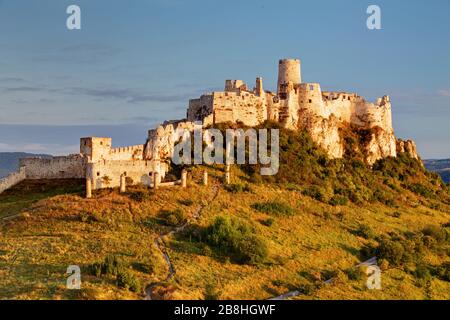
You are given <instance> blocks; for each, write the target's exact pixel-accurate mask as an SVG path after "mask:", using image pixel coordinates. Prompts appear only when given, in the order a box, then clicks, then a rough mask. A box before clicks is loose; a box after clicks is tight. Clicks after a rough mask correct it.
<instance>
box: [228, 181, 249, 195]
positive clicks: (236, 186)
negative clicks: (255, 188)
mask: <svg viewBox="0 0 450 320" xmlns="http://www.w3.org/2000/svg"><path fill="white" fill-rule="evenodd" d="M225 190H227V191H228V192H231V193H239V192H251V188H250V186H249V185H248V184H242V183H233V184H228V185H226V186H225Z"/></svg>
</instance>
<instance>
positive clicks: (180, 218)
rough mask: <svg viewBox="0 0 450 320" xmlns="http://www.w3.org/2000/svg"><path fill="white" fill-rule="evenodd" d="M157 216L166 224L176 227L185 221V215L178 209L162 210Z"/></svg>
mask: <svg viewBox="0 0 450 320" xmlns="http://www.w3.org/2000/svg"><path fill="white" fill-rule="evenodd" d="M159 218H160V219H162V220H163V222H164V224H165V225H166V226H170V227H178V226H181V225H183V224H184V223H186V217H185V215H184V213H183V211H181V210H180V209H175V210H162V211H161V212H160V213H159Z"/></svg>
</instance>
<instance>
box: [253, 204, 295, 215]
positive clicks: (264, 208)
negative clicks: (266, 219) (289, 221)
mask: <svg viewBox="0 0 450 320" xmlns="http://www.w3.org/2000/svg"><path fill="white" fill-rule="evenodd" d="M251 207H252V208H253V209H255V210H256V211H259V212H262V213H266V214H271V215H275V216H290V215H293V214H294V209H292V208H291V206H290V205H288V204H287V203H284V202H278V201H269V202H258V203H254V204H252V205H251Z"/></svg>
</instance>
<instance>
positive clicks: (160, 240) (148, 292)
mask: <svg viewBox="0 0 450 320" xmlns="http://www.w3.org/2000/svg"><path fill="white" fill-rule="evenodd" d="M212 190H213V196H212V198H211V200H210V201H208V202H207V203H204V204H202V205H201V206H200V207H199V208H198V209H197V210H195V212H194V213H193V214H192V216H191V218H189V219H188V220H187V221H186V223H184V224H183V225H182V226H179V227H177V228H174V229H172V230H171V231H169V232H166V233H161V234H159V235H158V237H156V238H155V240H154V244H155V245H156V247H157V248H158V250H159V251H160V252H161V255H162V256H163V257H164V261H166V264H167V267H168V270H169V272H168V274H167V277H166V278H165V279H164V280H162V281H159V282H154V283H151V284H149V285H147V287H146V288H145V297H144V300H152V291H153V288H154V287H156V286H157V285H159V284H160V283H163V282H167V281H169V280H170V279H172V278H173V277H174V276H175V267H174V265H173V262H172V260H171V259H170V256H169V253H168V251H167V246H166V244H165V243H164V237H167V236H171V235H174V234H177V233H179V232H181V231H183V230H184V229H186V227H187V226H188V225H190V224H191V223H192V222H194V221H196V220H198V218H200V216H201V214H202V212H203V210H204V209H205V208H206V207H207V206H209V205H210V204H211V203H212V202H213V201H214V200H215V199H216V198H217V196H218V195H219V186H218V185H213V187H212Z"/></svg>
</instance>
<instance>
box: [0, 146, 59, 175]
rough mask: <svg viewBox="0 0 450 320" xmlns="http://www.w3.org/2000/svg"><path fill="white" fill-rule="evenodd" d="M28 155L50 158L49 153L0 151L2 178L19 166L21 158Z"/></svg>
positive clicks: (0, 172) (0, 173)
mask: <svg viewBox="0 0 450 320" xmlns="http://www.w3.org/2000/svg"><path fill="white" fill-rule="evenodd" d="M26 157H44V158H49V157H51V155H49V154H34V153H26V152H0V178H2V177H5V176H7V175H8V174H9V173H11V172H13V171H16V170H17V169H18V168H19V159H20V158H26Z"/></svg>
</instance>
